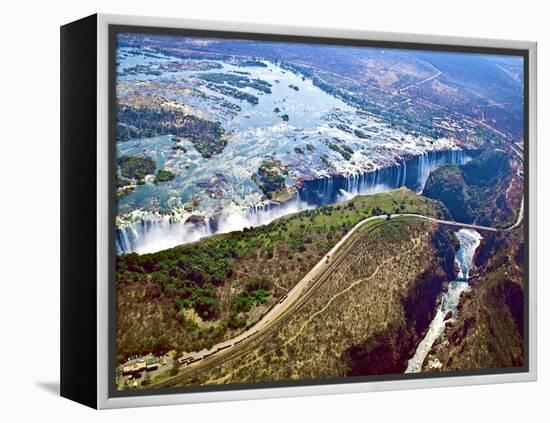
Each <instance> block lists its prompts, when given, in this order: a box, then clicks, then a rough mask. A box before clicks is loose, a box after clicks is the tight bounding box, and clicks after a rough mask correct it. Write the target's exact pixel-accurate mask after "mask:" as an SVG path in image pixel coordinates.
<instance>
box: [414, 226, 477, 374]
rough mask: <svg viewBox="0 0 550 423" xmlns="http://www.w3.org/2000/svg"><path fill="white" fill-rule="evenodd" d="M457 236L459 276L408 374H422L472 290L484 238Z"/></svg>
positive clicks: (468, 231) (462, 231)
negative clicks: (471, 280)
mask: <svg viewBox="0 0 550 423" xmlns="http://www.w3.org/2000/svg"><path fill="white" fill-rule="evenodd" d="M455 235H456V236H457V238H458V241H459V242H460V247H459V249H458V251H457V252H456V256H455V262H456V264H457V265H458V275H457V277H456V279H455V280H454V281H452V282H450V283H449V286H448V288H447V291H446V292H445V293H444V294H443V297H442V298H441V303H440V305H439V307H438V308H437V312H436V314H435V317H434V318H433V320H432V321H431V323H430V326H429V328H428V332H427V333H426V336H425V337H424V339H422V341H420V344H418V347H417V348H416V352H415V354H414V356H413V357H412V358H411V359H410V360H409V362H408V365H407V370H405V373H419V372H421V371H422V365H423V364H424V361H425V360H426V356H427V355H428V353H429V352H430V350H431V348H432V346H433V345H434V343H435V341H436V340H437V339H438V338H439V337H441V335H442V334H443V332H444V330H445V324H446V323H447V322H448V321H454V320H456V318H457V314H458V304H459V302H460V296H461V294H462V293H463V292H467V291H469V290H470V286H469V285H468V279H469V276H470V270H471V269H472V266H473V259H474V254H475V251H476V249H477V247H478V246H479V244H480V242H481V238H482V237H481V235H480V234H479V232H477V231H474V230H472V229H460V230H458V231H457V232H455Z"/></svg>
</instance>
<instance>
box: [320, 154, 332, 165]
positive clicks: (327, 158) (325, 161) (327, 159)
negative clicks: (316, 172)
mask: <svg viewBox="0 0 550 423" xmlns="http://www.w3.org/2000/svg"><path fill="white" fill-rule="evenodd" d="M321 161H322V162H323V163H324V164H325V166H326V167H330V168H334V165H333V164H332V162H331V161H330V159H329V157H328V156H327V155H326V154H322V155H321Z"/></svg>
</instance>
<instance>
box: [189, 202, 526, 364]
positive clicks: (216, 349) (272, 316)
mask: <svg viewBox="0 0 550 423" xmlns="http://www.w3.org/2000/svg"><path fill="white" fill-rule="evenodd" d="M522 209H523V208H522ZM404 217H405V218H406V217H413V218H417V219H423V220H428V221H430V222H434V223H439V224H444V225H449V226H456V227H461V228H469V229H476V230H481V231H490V232H499V231H500V230H499V229H496V228H492V227H488V226H481V225H475V224H470V223H460V222H454V221H450V220H442V219H436V218H434V217H428V216H424V215H421V214H411V213H403V214H392V215H391V218H392V219H396V218H404ZM386 219H387V216H386V215H380V216H371V217H369V218H367V219H364V220H362V221H360V222H359V223H357V224H356V225H355V226H354V227H353V228H351V229H350V230H349V231H348V232H347V233H346V234H345V235H344V236H343V237H342V238H341V239H340V240H339V241H338V242H337V243H336V244H335V245H334V247H332V248H331V250H330V251H329V252H328V253H327V254H326V255H325V256H323V258H322V259H321V260H319V262H318V263H317V264H316V265H315V266H314V267H313V268H312V269H311V270H310V271H309V272H308V273H307V274H306V275H305V276H304V277H303V278H302V279H301V280H300V281H299V282H298V283H297V284H296V285H294V287H293V288H292V289H291V290H290V291H289V292H288V293H287V294H286V295H285V296H284V297H283V298H282V299H281V300H279V302H278V303H277V304H275V305H274V306H273V307H272V308H271V309H270V310H269V311H268V312H267V313H266V314H265V315H264V316H263V317H262V318H261V319H260V320H259V321H258V322H256V324H254V325H253V326H252V327H250V328H249V329H247V330H245V331H244V332H242V333H240V334H239V335H237V336H235V337H234V338H231V339H228V340H226V341H223V342H220V343H218V344H216V345H214V346H213V347H212V348H210V349H203V350H201V351H195V352H190V353H184V354H183V356H182V357H192V358H193V360H197V361H198V360H202V359H203V358H206V357H209V356H212V355H214V354H218V353H220V352H221V351H223V352H226V351H228V350H230V349H231V348H233V347H235V346H236V345H238V344H240V343H241V342H243V341H244V340H246V339H247V338H249V337H251V336H252V335H254V334H256V333H257V332H259V331H262V330H264V329H266V328H267V327H268V326H269V325H271V324H272V323H273V322H274V321H276V320H277V319H278V318H279V317H280V316H281V315H283V314H284V313H285V312H286V311H287V310H288V309H289V308H290V307H291V306H292V305H293V304H294V303H295V302H296V301H297V300H298V298H300V297H301V295H302V294H303V293H304V291H305V290H306V288H308V286H310V283H311V282H312V281H314V280H318V279H319V278H320V277H321V276H322V275H323V274H324V273H325V272H326V271H327V269H328V268H330V267H331V265H332V262H333V261H334V258H335V256H336V255H338V254H341V253H342V251H341V249H342V247H343V246H344V244H346V242H347V241H348V240H349V239H350V238H351V237H352V236H353V235H355V234H356V233H357V231H358V230H359V229H361V228H362V227H363V226H364V225H366V224H367V223H369V222H372V221H376V220H386ZM518 223H521V221H520V220H518V222H516V224H515V225H514V226H513V227H515V226H516V225H518ZM513 227H511V228H509V229H512V228H513ZM190 365H193V364H190Z"/></svg>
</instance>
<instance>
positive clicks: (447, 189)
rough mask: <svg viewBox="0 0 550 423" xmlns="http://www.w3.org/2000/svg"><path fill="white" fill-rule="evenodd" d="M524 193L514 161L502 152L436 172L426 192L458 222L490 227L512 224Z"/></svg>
mask: <svg viewBox="0 0 550 423" xmlns="http://www.w3.org/2000/svg"><path fill="white" fill-rule="evenodd" d="M521 193H522V189H521V180H520V178H519V177H518V176H517V175H516V171H515V170H514V169H513V167H512V161H511V160H510V158H509V156H508V154H507V153H505V152H503V151H499V150H495V151H484V152H483V153H481V154H480V155H479V156H478V157H476V158H475V159H473V160H471V161H470V162H468V163H466V164H463V165H451V166H442V167H440V168H438V169H436V170H434V171H433V172H432V173H431V174H430V176H429V177H428V180H427V181H426V186H425V188H424V192H423V194H424V195H425V196H427V197H430V198H434V199H437V200H440V201H441V202H443V203H444V204H445V206H446V207H447V208H448V209H449V212H450V214H451V216H452V217H453V218H454V219H455V220H457V221H460V222H468V223H472V222H475V223H477V224H481V225H487V226H494V225H502V226H507V225H511V224H512V222H513V221H514V219H515V218H516V217H517V212H516V210H519V203H520V202H521V195H522V194H521Z"/></svg>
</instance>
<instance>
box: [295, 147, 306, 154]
mask: <svg viewBox="0 0 550 423" xmlns="http://www.w3.org/2000/svg"><path fill="white" fill-rule="evenodd" d="M294 152H295V153H296V154H305V153H304V150H302V149H301V148H300V147H294Z"/></svg>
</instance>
